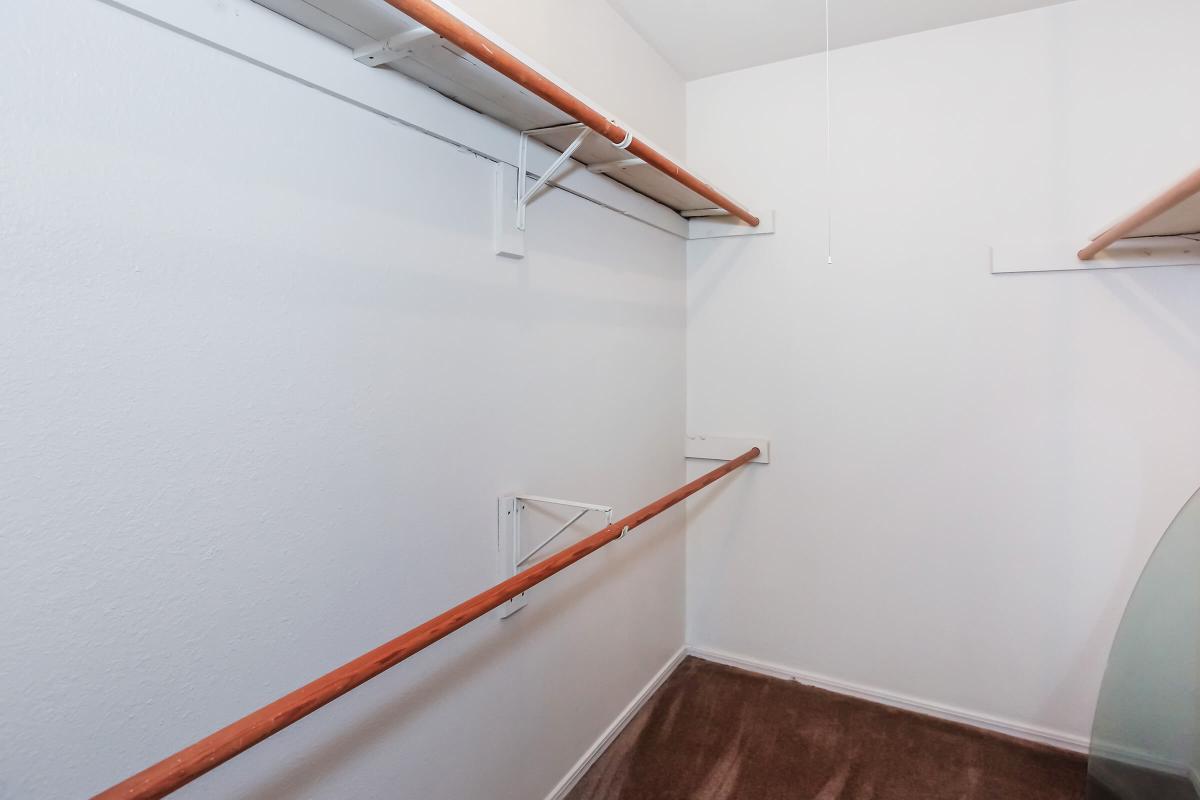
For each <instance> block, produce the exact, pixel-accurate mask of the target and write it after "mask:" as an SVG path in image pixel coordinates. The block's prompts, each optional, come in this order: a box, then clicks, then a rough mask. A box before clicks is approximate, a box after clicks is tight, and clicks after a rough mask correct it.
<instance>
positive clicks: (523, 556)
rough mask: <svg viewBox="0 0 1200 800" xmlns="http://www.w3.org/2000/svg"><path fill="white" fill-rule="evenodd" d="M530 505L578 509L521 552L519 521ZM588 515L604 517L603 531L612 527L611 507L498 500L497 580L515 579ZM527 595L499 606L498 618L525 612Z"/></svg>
mask: <svg viewBox="0 0 1200 800" xmlns="http://www.w3.org/2000/svg"><path fill="white" fill-rule="evenodd" d="M529 503H537V504H542V505H555V506H564V507H567V508H574V509H578V511H577V512H576V513H575V515H574V516H572V517H571V518H570V519H569V520H567V522H566V523H564V524H563V525H561V526H559V528H558V529H557V530H556V531H554V533H552V534H550V535H549V536H547V537H546V538H545V539H543V540H542V542H541V543H540V544H538V545H537V546H536V547H533V548H531V549H529V550H528V551H526V550H525V549H524V548H525V545H524V543H523V542H522V541H521V519H522V516H523V515H524V512H526V511H527V508H528V505H527V504H529ZM589 512H596V513H599V514H603V515H604V525H605V527H607V526H608V525H610V524H612V512H613V509H612V506H603V505H598V504H596V503H581V502H578V501H576V500H560V499H559V498H557V497H542V496H541V495H509V496H508V497H501V498H500V505H499V508H498V511H497V518H498V519H497V521H498V526H497V531H498V538H497V552H498V553H499V568H500V578H501V579H502V580H503V579H507V578H511V577H512V576H513V575H516V574H517V573H518V572H520V571H521V570H522V569H523V568H524V567H526V566H527V565H528V564H529V562H530V561H531V560H532V559H533V557H534V556H536V555H537V554H538V553H540V552H541V551H542V550H544V549H545V548H546V546H547V545H549V544H550V543H551V542H553V541H554V540H555V539H557V538H558V537H559V536H561V535H562V534H564V533H566V532H567V530H569V529H570V528H571V526H573V525H574V524H575V523H577V522H579V520H581V519H583V517H584V516H585V515H587V514H588V513H589ZM526 594H527V593H525V592H522V593H521V594H519V595H517V596H516V597H514V598H513V599H511V600H509V601H508V602H506V603H505V604H504V605H502V606H500V608H499V609H497V610H498V611H499V614H500V618H501V619H507V618H508V617H511V616H512V615H513V614H515V613H517V612H518V611H520V610H521V609H522V608H524V607H525V606H526V604H527V603H528V602H529V599H528V597H527V596H526Z"/></svg>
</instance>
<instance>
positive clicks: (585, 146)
mask: <svg viewBox="0 0 1200 800" xmlns="http://www.w3.org/2000/svg"><path fill="white" fill-rule="evenodd" d="M255 1H256V2H258V3H259V4H261V5H264V6H266V7H268V8H271V9H272V10H274V11H276V12H278V13H280V14H282V15H283V16H285V17H288V18H290V19H292V20H294V21H296V22H299V23H300V24H302V25H305V26H306V27H309V28H311V29H313V30H315V31H317V32H319V33H322V34H324V35H326V36H328V37H330V38H332V39H334V40H335V41H339V42H341V43H342V44H344V45H347V46H348V47H350V48H351V50H352V56H353V57H354V58H355V59H357V60H358V61H359V62H360V63H362V64H366V65H369V66H372V67H386V68H389V69H394V70H396V71H398V72H401V73H403V74H405V75H407V76H408V77H410V78H412V79H414V80H416V81H417V82H419V83H422V84H425V85H426V86H428V87H430V88H431V89H433V90H434V91H436V92H438V93H439V94H441V95H443V96H445V97H448V98H450V99H451V100H454V101H455V102H457V103H459V104H461V105H464V106H466V107H467V108H470V109H472V110H474V111H477V112H479V113H481V114H484V115H486V116H489V117H492V118H493V119H496V120H498V121H500V122H502V123H504V124H505V125H508V126H509V127H512V128H515V129H516V130H518V131H522V132H526V133H527V134H528V136H530V137H532V138H536V139H537V140H538V141H540V142H542V143H543V144H545V145H546V146H547V147H550V148H553V149H555V150H558V151H559V152H564V151H566V150H567V148H568V147H570V146H571V145H572V143H573V142H574V141H575V139H576V138H577V136H578V133H579V132H578V130H573V129H572V127H571V126H572V125H575V124H578V123H581V124H582V125H583V126H586V127H587V128H588V129H589V130H590V131H591V132H592V133H593V134H594V135H590V136H587V137H586V138H585V139H584V140H583V141H582V142H580V143H579V144H578V145H577V146H576V149H575V150H574V151H573V152H572V153H571V158H572V159H574V160H575V161H576V162H579V163H581V164H583V165H584V166H585V167H588V168H591V167H595V169H592V170H591V171H593V172H596V173H603V174H605V175H607V176H608V177H609V178H611V179H612V180H614V181H616V182H618V183H621V184H624V185H625V186H627V187H628V188H630V189H633V190H634V191H636V192H638V193H640V194H642V195H645V196H647V197H649V198H650V199H652V200H655V201H657V202H658V203H661V204H662V205H664V206H666V207H667V208H670V209H672V210H674V211H675V212H677V213H679V214H680V215H682V216H685V217H687V218H690V217H692V216H700V215H702V214H704V215H707V214H715V215H719V216H723V217H724V218H725V219H726V220H737V221H738V222H737V223H736V225H734V224H731V223H729V222H726V223H725V230H723V231H721V234H720V235H741V234H743V233H750V232H754V233H767V232H770V231H771V230H773V224H772V223H773V221H772V219H771V217H770V215H766V219H765V223H766V224H764V225H762V226H760V224H759V223H760V219H759V217H758V216H757V215H755V214H753V213H751V212H750V211H749V210H748V209H747V208H746V207H745V206H743V205H742V204H740V203H738V202H737V201H735V200H733V199H732V198H731V197H729V196H728V195H727V194H725V193H724V192H722V191H720V190H718V189H717V188H715V187H714V186H712V185H710V184H709V183H707V182H705V181H704V180H702V179H701V178H699V177H698V176H696V175H695V174H694V173H692V172H690V171H689V170H687V169H686V168H684V167H683V166H681V165H680V164H678V163H677V162H675V161H674V160H672V159H671V158H670V157H668V156H667V155H665V154H664V153H662V152H661V151H659V150H658V149H656V148H654V147H652V146H651V145H650V144H649V143H648V142H647V141H646V140H644V139H643V138H641V137H639V136H637V135H636V134H635V133H634V132H633V131H632V130H630V129H629V128H628V127H626V126H624V125H622V124H619V123H617V122H615V121H614V120H612V119H611V118H610V117H608V116H606V115H605V114H604V113H602V112H601V111H600V110H598V109H596V108H595V107H594V106H593V105H591V103H590V102H588V101H586V100H584V99H582V98H581V97H579V96H578V95H576V94H575V93H574V92H573V91H572V90H570V89H568V88H567V87H565V86H563V85H562V84H560V83H559V82H557V81H556V80H554V79H552V78H551V77H550V76H549V75H548V74H546V73H544V72H542V71H539V69H536V68H534V67H533V66H532V65H531V64H530V63H526V61H525V60H523V59H522V57H520V56H519V55H517V54H516V52H515V51H510V50H509V49H506V47H505V46H504V45H503V44H501V43H499V42H498V41H497V38H498V37H495V36H493V35H492V34H489V33H487V32H485V31H484V30H483V29H482V28H479V27H478V26H477V25H476V24H475V23H472V22H469V21H468V20H467V18H466V17H465V15H461V16H460V13H459V12H452V11H451V10H450V8H449V4H447V7H443V6H441V5H439V4H438V3H435V2H433V1H432V0H382V1H381V2H362V0H255ZM385 3H386V5H385ZM387 6H391V7H392V8H388V7H387ZM393 9H394V11H393ZM396 11H399V12H401V13H399V14H397V13H395V12H396ZM514 155H515V154H514ZM548 177H549V178H551V179H552V178H553V176H552V175H551V176H548ZM517 199H518V198H514V203H515V202H516V201H517ZM701 227H703V226H701ZM710 227H711V226H710ZM736 228H740V231H738V230H735V229H736ZM704 235H714V234H713V233H711V232H708V233H707V234H706V233H705V232H704V231H703V230H701V231H700V236H704Z"/></svg>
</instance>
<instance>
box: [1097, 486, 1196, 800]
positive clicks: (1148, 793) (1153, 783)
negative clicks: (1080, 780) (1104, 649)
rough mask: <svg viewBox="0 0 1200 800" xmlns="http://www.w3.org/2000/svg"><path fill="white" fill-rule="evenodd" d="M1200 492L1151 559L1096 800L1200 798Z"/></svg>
mask: <svg viewBox="0 0 1200 800" xmlns="http://www.w3.org/2000/svg"><path fill="white" fill-rule="evenodd" d="M1198 684H1200V492H1197V493H1196V494H1195V495H1192V498H1191V499H1190V500H1189V501H1188V502H1187V505H1185V506H1184V507H1183V510H1182V511H1180V512H1179V515H1178V516H1177V517H1176V518H1175V521H1174V522H1172V523H1171V526H1170V527H1169V528H1167V532H1166V533H1165V534H1163V538H1162V541H1161V542H1159V545H1158V547H1157V549H1155V551H1154V554H1153V555H1152V556H1151V557H1150V561H1149V563H1147V565H1146V568H1145V570H1143V571H1142V576H1141V578H1139V579H1138V583H1137V587H1136V588H1135V589H1134V591H1133V595H1132V597H1130V599H1129V605H1128V606H1127V607H1126V609H1125V616H1124V618H1123V619H1122V620H1121V627H1120V628H1119V629H1118V630H1117V637H1116V640H1115V641H1114V642H1113V648H1112V653H1111V654H1110V655H1109V658H1108V667H1107V669H1106V670H1105V673H1104V682H1103V684H1102V686H1101V690H1100V702H1099V705H1098V706H1097V708H1096V722H1095V725H1094V726H1093V729H1092V752H1091V757H1090V758H1089V760H1088V800H1196V798H1200V689H1198Z"/></svg>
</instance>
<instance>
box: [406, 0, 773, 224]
mask: <svg viewBox="0 0 1200 800" xmlns="http://www.w3.org/2000/svg"><path fill="white" fill-rule="evenodd" d="M387 3H388V4H389V5H391V6H394V7H395V8H397V9H399V10H400V11H402V12H404V13H405V14H407V15H408V16H409V17H411V18H412V19H414V20H416V21H417V22H419V23H420V24H422V25H424V26H425V27H426V28H429V30H431V31H433V32H434V33H436V34H437V35H438V36H441V37H442V38H444V39H447V40H449V41H450V42H452V43H453V44H455V45H457V46H458V47H461V48H462V49H463V50H465V51H467V52H468V53H470V54H471V55H473V56H475V58H478V59H479V60H480V61H482V62H483V63H485V64H487V65H488V66H489V67H491V68H492V69H494V70H496V71H497V72H499V73H500V74H502V75H504V76H506V77H507V78H509V79H510V80H513V81H516V82H517V83H519V84H521V85H522V86H524V87H525V88H526V89H528V90H529V91H531V92H533V93H534V94H536V95H537V96H538V97H540V98H542V99H543V100H545V101H546V102H547V103H550V104H551V105H552V106H554V107H556V108H558V109H559V110H560V111H562V112H563V113H565V114H569V115H570V116H571V117H573V118H575V119H576V120H578V121H579V122H582V123H583V124H584V125H586V126H588V127H589V128H591V129H592V130H593V131H595V132H596V133H598V134H600V135H601V136H603V137H604V138H606V139H608V140H609V141H610V142H612V143H613V144H615V145H621V144H624V143H625V141H626V139H627V138H629V137H631V136H632V134H631V133H630V132H629V131H627V130H625V129H624V128H622V127H621V126H620V125H617V124H616V123H615V122H613V121H612V120H610V119H607V118H606V117H605V116H604V115H603V114H601V113H600V112H599V111H597V110H596V109H594V108H592V107H591V106H589V105H588V104H587V103H585V102H583V101H582V100H580V99H579V98H578V97H575V96H574V95H573V94H571V93H570V92H568V91H567V90H565V89H563V88H562V87H561V86H559V85H558V84H556V83H554V82H553V81H551V80H550V79H549V78H547V77H546V76H544V75H542V74H541V73H539V72H538V71H537V70H535V69H533V68H531V67H530V66H529V65H528V64H526V63H524V62H523V61H521V60H520V59H519V58H517V57H516V56H514V55H513V54H512V53H509V52H508V51H506V50H505V49H504V48H502V47H500V46H499V45H497V44H496V43H495V42H493V41H491V40H490V39H488V38H487V37H486V36H483V35H482V34H481V33H479V31H477V30H475V29H474V28H472V27H471V26H470V25H468V24H466V23H465V22H463V21H462V20H460V19H459V18H458V17H455V16H454V15H453V14H451V13H449V12H448V11H446V10H445V9H444V8H442V7H441V6H439V5H438V4H437V3H434V2H432V0H387ZM625 149H626V150H628V151H629V153H630V154H632V155H634V156H636V157H637V158H640V159H642V160H643V161H645V162H646V163H647V164H649V165H650V166H652V167H654V168H655V169H657V170H658V171H659V172H662V173H664V174H665V175H668V176H670V177H671V178H673V179H675V180H676V181H678V182H679V183H681V184H683V185H684V186H686V187H687V188H689V189H691V190H692V191H694V192H696V193H697V194H699V195H700V196H701V197H704V198H705V199H706V200H710V201H711V202H712V203H714V204H715V205H717V206H719V207H720V208H722V209H724V210H725V211H728V212H729V213H730V214H732V215H733V216H735V217H737V218H738V219H740V220H742V221H743V222H745V223H747V224H749V225H753V226H757V225H758V223H759V219H758V217H756V216H754V215H753V214H751V213H750V212H749V211H748V210H746V209H745V208H743V207H742V206H741V205H739V204H738V203H736V202H735V201H733V200H731V199H730V198H729V197H727V196H725V195H724V194H722V193H721V192H719V191H717V190H716V189H714V188H713V187H712V186H709V185H708V184H707V183H705V182H704V181H702V180H700V179H699V178H697V177H696V176H695V175H693V174H692V173H690V172H688V171H687V170H686V169H684V168H683V167H681V166H679V165H678V164H676V163H675V162H674V161H672V160H671V159H669V158H667V157H666V156H664V155H663V154H662V153H660V152H658V151H657V150H655V149H654V148H653V147H650V146H649V145H648V144H646V143H645V142H643V141H641V140H640V139H638V138H637V137H632V138H630V141H629V142H628V145H627V146H626V147H625Z"/></svg>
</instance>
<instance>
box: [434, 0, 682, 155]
mask: <svg viewBox="0 0 1200 800" xmlns="http://www.w3.org/2000/svg"><path fill="white" fill-rule="evenodd" d="M454 5H455V6H456V7H457V8H459V9H462V10H463V11H465V12H466V13H467V14H469V15H470V16H471V17H472V18H474V19H476V20H478V21H479V22H481V23H482V24H483V25H484V26H486V27H487V28H488V29H489V30H491V31H494V32H495V33H497V34H499V35H500V36H501V37H503V39H504V40H505V41H506V42H510V43H511V44H513V45H515V46H516V47H517V48H518V49H519V50H520V51H521V52H523V53H525V54H527V55H528V56H530V57H532V58H533V59H534V60H535V61H536V62H537V63H538V64H540V65H543V66H544V67H546V68H547V69H548V70H550V72H552V73H553V74H554V76H556V77H557V78H560V79H562V80H563V81H566V83H567V84H569V85H570V86H571V88H572V89H573V90H575V91H577V92H578V93H579V94H580V96H583V97H586V98H587V99H589V100H591V101H593V102H594V103H596V105H597V107H598V108H600V109H602V110H604V111H605V112H606V113H608V114H610V115H612V116H614V117H615V118H616V119H617V120H618V121H620V122H623V123H625V124H627V125H630V126H632V127H633V129H634V130H635V131H636V132H637V133H638V135H639V136H640V137H642V138H644V139H646V140H648V141H651V142H653V143H654V144H655V145H656V146H657V147H660V148H662V149H663V150H664V151H665V152H667V153H670V154H671V156H672V157H673V158H675V159H676V160H677V161H682V160H683V159H684V158H686V156H687V153H686V151H685V148H686V141H687V136H686V133H685V126H686V123H685V121H686V113H685V109H684V97H685V90H684V80H683V78H682V77H680V75H679V73H678V72H676V70H675V68H674V67H672V66H671V65H670V64H669V63H668V62H667V60H666V59H665V58H663V57H662V56H661V55H659V53H658V51H656V50H655V49H654V48H653V47H651V46H650V45H649V44H648V43H647V42H646V40H645V39H643V38H642V37H641V35H640V34H638V32H637V31H635V30H634V29H633V27H632V26H631V25H630V24H629V23H628V22H626V21H625V18H624V17H622V16H621V15H620V14H619V13H617V11H616V9H614V8H613V7H612V6H611V5H609V3H608V0H569V2H563V0H520V2H513V0H454Z"/></svg>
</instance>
